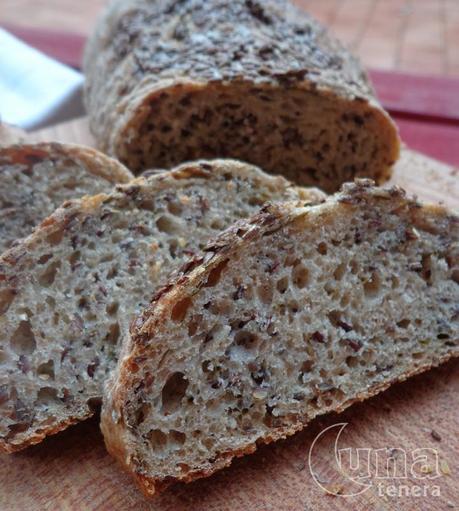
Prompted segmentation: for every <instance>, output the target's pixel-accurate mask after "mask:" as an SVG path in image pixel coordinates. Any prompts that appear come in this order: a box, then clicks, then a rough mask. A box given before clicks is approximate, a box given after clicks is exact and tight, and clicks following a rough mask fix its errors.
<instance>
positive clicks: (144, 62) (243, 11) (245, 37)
mask: <svg viewBox="0 0 459 511" xmlns="http://www.w3.org/2000/svg"><path fill="white" fill-rule="evenodd" d="M105 24H106V26H105V30H103V29H102V30H101V31H100V32H99V36H102V40H101V46H102V48H103V49H104V50H106V49H107V48H108V47H109V48H110V49H111V55H110V56H111V62H112V63H113V64H115V63H117V62H120V61H122V60H123V59H125V58H126V57H128V56H131V55H132V58H133V60H134V61H135V70H134V72H135V78H136V79H137V80H136V81H140V80H141V79H142V77H143V76H145V75H146V74H149V75H153V74H154V75H155V76H156V79H157V80H158V81H159V80H162V79H168V78H177V76H184V77H187V78H190V79H193V80H197V81H209V80H235V79H238V78H241V77H243V78H244V79H247V80H253V81H254V82H267V81H275V82H279V83H281V84H283V83H290V82H296V81H302V80H303V79H304V78H305V77H307V78H308V79H310V80H311V81H313V82H316V83H320V82H321V81H323V80H326V81H327V82H330V85H332V84H333V85H334V86H335V87H338V88H345V87H348V88H350V89H352V90H354V91H355V93H360V94H362V95H370V94H372V90H371V88H370V86H369V84H368V80H367V78H366V76H365V74H364V73H363V72H362V70H361V68H360V66H359V63H358V61H357V59H355V58H354V57H353V56H352V55H351V54H350V53H349V52H348V51H347V50H346V49H345V48H344V47H343V46H342V45H341V44H340V43H339V42H338V41H337V40H336V39H334V38H333V37H331V36H330V35H328V33H327V32H326V30H325V29H324V28H323V27H322V26H321V25H320V24H319V23H317V22H316V21H314V20H313V19H312V18H311V17H310V16H308V15H307V14H306V13H305V12H304V11H302V10H300V9H297V8H296V7H294V6H293V5H291V4H290V3H289V2H287V1H285V0H264V1H263V2H261V1H257V0H232V1H230V2H229V1H228V0H211V1H209V0H207V1H202V0H185V1H184V0H180V1H177V0H156V1H154V2H148V1H139V0H131V1H126V0H121V1H120V0H115V1H114V2H112V4H111V6H110V7H109V8H108V11H107V13H106V17H105ZM102 27H104V21H103V22H102ZM93 44H94V43H93ZM131 52H132V53H131ZM89 54H91V52H90V51H89ZM87 64H88V65H90V62H88V61H87Z"/></svg>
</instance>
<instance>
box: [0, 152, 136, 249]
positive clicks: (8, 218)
mask: <svg viewBox="0 0 459 511" xmlns="http://www.w3.org/2000/svg"><path fill="white" fill-rule="evenodd" d="M132 178H133V176H132V174H131V173H130V172H129V171H128V170H127V169H126V168H125V167H124V166H123V165H122V164H121V163H119V162H118V161H115V160H113V159H112V158H109V157H108V156H105V155H104V154H102V153H99V152H98V151H95V150H94V149H90V148H88V147H82V146H76V145H69V144H65V145H64V144H58V143H48V144H45V143H42V144H22V145H12V146H7V147H3V148H2V147H0V254H1V253H2V252H3V251H4V250H6V249H7V248H9V247H10V246H11V244H12V243H13V242H14V241H15V240H17V239H19V238H23V237H24V236H28V235H29V234H30V233H31V232H32V230H33V228H34V227H35V226H36V225H38V224H39V223H40V222H41V221H42V220H43V219H44V218H46V217H47V216H48V215H50V214H51V213H52V212H53V211H54V210H55V209H56V208H57V207H58V206H60V205H61V204H62V203H63V202H64V201H66V200H69V199H72V198H79V197H82V196H83V195H88V194H91V195H92V194H95V193H98V192H102V191H110V190H111V188H112V187H113V186H114V184H115V183H127V182H128V181H130V180H131V179H132Z"/></svg>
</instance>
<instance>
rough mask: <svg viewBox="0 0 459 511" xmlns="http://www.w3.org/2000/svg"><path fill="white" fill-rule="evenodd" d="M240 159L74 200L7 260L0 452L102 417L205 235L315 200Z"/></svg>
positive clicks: (0, 262)
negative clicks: (128, 342)
mask: <svg viewBox="0 0 459 511" xmlns="http://www.w3.org/2000/svg"><path fill="white" fill-rule="evenodd" d="M322 197H323V194H322V193H321V192H319V191H314V190H309V191H308V190H303V189H300V188H296V187H294V186H292V185H291V184H290V183H288V182H287V181H286V180H285V179H283V178H281V177H277V178H276V177H272V176H268V175H265V174H264V173H263V172H261V171H260V170H258V169H257V168H254V167H251V166H248V165H245V164H242V163H238V162H233V161H215V162H200V163H195V164H189V165H184V166H182V167H180V168H178V169H176V170H174V171H171V172H166V173H160V174H154V175H152V176H150V177H147V178H138V179H137V180H134V181H132V182H131V183H129V184H128V185H120V186H118V187H117V188H116V190H115V191H114V192H112V193H110V194H100V195H96V196H92V197H85V198H83V199H81V200H73V201H69V202H66V203H64V204H63V205H62V207H61V208H59V209H58V210H57V211H56V212H55V213H53V214H52V215H51V216H50V217H48V218H47V219H45V220H44V221H43V223H42V224H41V225H40V226H39V227H38V228H37V229H36V230H35V231H34V233H33V234H32V235H31V236H30V237H28V238H26V239H25V240H24V241H22V242H20V243H19V244H17V245H15V246H14V247H13V248H12V249H11V250H9V251H7V252H6V253H5V254H4V255H3V256H2V257H0V366H1V372H0V450H4V451H7V452H12V451H15V450H18V449H21V448H23V447H26V446H27V445H30V444H33V443H37V442H39V441H41V440H42V439H43V438H44V437H45V436H46V435H49V434H52V433H56V432H57V431H59V430H62V429H64V428H66V427H67V426H68V425H70V424H72V423H75V422H77V421H81V420H83V419H85V418H87V417H89V416H91V415H92V414H93V412H94V405H95V404H96V403H97V401H99V400H100V398H101V394H102V384H103V382H104V380H105V379H106V377H107V375H108V373H109V372H110V370H111V369H112V367H113V365H114V364H115V362H116V359H117V355H118V350H119V345H120V342H121V339H122V338H123V336H124V334H125V332H126V331H127V330H128V325H129V322H130V320H131V319H132V317H133V315H134V313H135V312H136V311H137V312H138V311H139V310H140V309H139V308H140V307H142V306H144V305H146V304H148V302H149V300H150V299H151V297H152V294H153V291H154V290H155V288H156V286H157V285H158V283H160V282H161V281H162V280H163V279H164V277H165V276H166V275H167V274H168V273H169V272H170V271H171V270H172V269H173V268H174V267H175V266H176V265H181V264H182V263H183V262H184V261H185V260H186V259H187V257H189V256H190V255H193V254H194V253H195V252H196V251H198V250H199V249H201V248H202V247H203V246H204V245H205V243H206V242H207V241H208V239H209V238H210V237H211V236H212V235H215V234H216V233H218V232H219V231H220V230H222V229H223V228H225V227H227V226H229V225H230V224H232V223H233V222H234V221H235V220H237V219H240V218H245V217H247V216H249V215H251V214H254V213H255V212H256V211H257V210H258V209H259V208H260V206H261V205H262V204H263V203H264V202H265V201H267V200H270V201H280V200H291V199H301V200H309V199H313V200H318V199H321V198H322Z"/></svg>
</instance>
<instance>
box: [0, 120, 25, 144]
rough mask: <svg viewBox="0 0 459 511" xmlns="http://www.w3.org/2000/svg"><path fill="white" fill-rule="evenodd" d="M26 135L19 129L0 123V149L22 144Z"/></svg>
mask: <svg viewBox="0 0 459 511" xmlns="http://www.w3.org/2000/svg"><path fill="white" fill-rule="evenodd" d="M26 137H27V133H26V132H25V131H22V130H21V128H17V127H16V126H11V124H6V123H5V122H1V121H0V147H2V146H7V145H12V144H17V143H19V142H23V141H24V140H25V139H26Z"/></svg>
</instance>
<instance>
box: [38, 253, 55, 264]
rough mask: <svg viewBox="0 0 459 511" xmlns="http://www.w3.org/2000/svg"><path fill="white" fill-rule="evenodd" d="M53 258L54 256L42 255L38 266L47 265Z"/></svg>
mask: <svg viewBox="0 0 459 511" xmlns="http://www.w3.org/2000/svg"><path fill="white" fill-rule="evenodd" d="M52 257H53V254H45V255H42V256H41V257H40V258H39V259H38V261H37V263H38V264H46V263H47V262H48V261H49V260H50V259H51V258H52Z"/></svg>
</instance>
